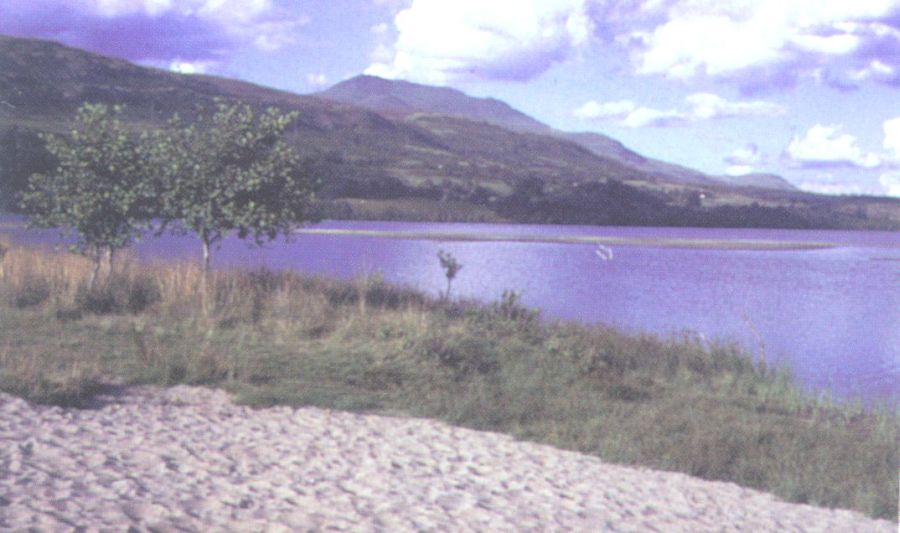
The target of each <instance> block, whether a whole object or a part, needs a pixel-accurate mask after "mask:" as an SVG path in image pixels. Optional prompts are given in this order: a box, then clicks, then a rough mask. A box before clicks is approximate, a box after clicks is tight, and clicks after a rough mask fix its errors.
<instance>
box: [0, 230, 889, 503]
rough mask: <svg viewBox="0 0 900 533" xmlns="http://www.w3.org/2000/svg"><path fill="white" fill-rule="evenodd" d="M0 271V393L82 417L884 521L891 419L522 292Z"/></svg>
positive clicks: (729, 353)
mask: <svg viewBox="0 0 900 533" xmlns="http://www.w3.org/2000/svg"><path fill="white" fill-rule="evenodd" d="M89 268H90V265H89V264H88V262H87V261H84V260H82V259H81V258H78V257H75V256H71V255H66V254H55V253H50V252H42V251H35V250H29V249H24V248H19V247H8V250H7V251H6V253H5V256H4V257H3V258H2V259H0V388H2V389H4V390H6V391H8V392H11V393H14V394H17V395H20V396H22V397H25V398H28V399H31V400H33V401H36V402H44V403H56V404H63V405H79V404H81V403H84V402H86V401H87V400H89V399H90V397H91V395H93V394H95V393H96V392H97V391H98V390H99V389H100V387H102V385H103V384H104V383H105V382H108V381H110V380H117V381H119V382H125V383H155V384H161V385H171V384H176V383H187V384H195V385H206V386H214V387H223V388H225V389H227V390H229V391H231V392H233V393H235V394H236V395H237V398H238V400H239V401H242V402H245V403H248V404H251V405H256V406H267V405H275V404H287V405H314V406H320V407H329V408H337V409H350V410H363V411H371V412H378V413H388V414H395V415H396V414H398V415H408V416H422V417H433V418H439V419H442V420H446V421H449V422H451V423H454V424H459V425H463V426H468V427H473V428H479V429H489V430H494V431H501V432H506V433H509V434H512V435H515V436H516V437H519V438H523V439H528V440H533V441H538V442H544V443H549V444H552V445H556V446H559V447H562V448H567V449H572V450H578V451H581V452H585V453H590V454H595V455H598V456H600V457H602V458H604V459H605V460H608V461H615V462H620V463H627V464H636V465H643V466H647V467H652V468H658V469H664V470H675V471H681V472H686V473H688V474H691V475H695V476H700V477H703V478H707V479H717V480H726V481H732V482H735V483H738V484H741V485H744V486H748V487H752V488H756V489H761V490H766V491H769V492H773V493H775V494H776V495H778V496H780V497H782V498H785V499H787V500H790V501H795V502H804V503H811V504H815V505H823V506H828V507H841V508H849V509H855V510H858V511H861V512H864V513H866V514H868V515H870V516H873V517H879V518H887V519H891V520H895V519H896V517H897V499H896V497H897V493H898V479H897V471H898V446H897V445H898V440H900V416H898V413H897V411H896V410H895V408H893V407H883V408H878V409H871V410H865V409H863V408H862V407H861V406H859V405H837V404H832V403H829V402H828V401H824V400H819V399H815V398H812V397H810V396H807V395H805V394H804V393H802V392H801V391H800V390H799V388H798V387H797V386H796V385H795V384H794V383H793V382H792V381H791V379H790V376H788V375H787V374H785V373H783V372H780V371H772V370H767V369H764V368H761V367H760V366H758V365H756V364H754V362H753V361H752V360H751V359H750V358H749V357H748V356H747V355H746V354H745V353H742V352H741V351H740V350H738V349H737V348H735V347H733V346H729V345H714V346H708V345H705V344H703V343H701V342H699V341H698V340H696V339H694V338H691V337H690V336H685V337H682V338H674V339H661V338H657V337H653V336H647V335H639V336H633V335H625V334H623V333H620V332H618V331H615V330H613V329H610V328H607V327H603V326H595V327H587V326H580V325H573V324H565V323H550V322H547V321H543V320H541V319H540V317H539V316H538V315H537V314H536V313H535V312H533V311H531V310H529V309H526V308H524V307H522V306H521V305H520V304H519V302H518V299H517V297H516V295H515V293H511V292H510V293H507V294H506V295H505V297H504V298H503V299H501V300H500V301H498V302H496V303H494V304H491V305H483V304H476V303H473V302H463V301H441V300H437V299H433V298H430V297H427V296H424V295H423V294H421V293H419V292H416V291H414V290H410V289H406V288H403V287H396V286H392V285H388V284H385V283H384V282H383V281H382V280H381V279H380V278H379V277H377V276H374V277H368V278H361V279H359V280H356V281H354V282H338V281H333V280H328V279H320V278H312V277H307V276H303V275H299V274H296V273H274V272H265V271H262V272H215V273H214V274H213V275H212V276H211V279H210V285H209V289H208V290H207V291H203V290H201V287H200V271H199V270H198V269H197V268H196V267H195V266H192V265H174V266H172V265H170V266H162V265H148V264H139V263H137V262H135V261H133V260H129V259H127V258H126V259H125V260H123V261H120V262H119V264H118V266H117V268H116V270H115V272H114V273H113V274H112V275H111V276H110V277H108V278H106V279H105V280H103V281H101V282H100V283H99V284H98V285H97V287H96V289H95V290H93V291H88V290H87V289H85V287H84V284H83V280H84V279H86V278H87V275H88V270H89Z"/></svg>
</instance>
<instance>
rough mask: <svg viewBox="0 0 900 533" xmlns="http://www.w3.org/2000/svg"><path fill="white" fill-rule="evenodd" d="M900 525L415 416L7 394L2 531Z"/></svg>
mask: <svg viewBox="0 0 900 533" xmlns="http://www.w3.org/2000/svg"><path fill="white" fill-rule="evenodd" d="M129 528H131V530H132V531H320V530H353V531H475V530H478V531H664V532H678V531H692V532H694V531H779V532H781V531H823V532H825V531H828V532H833V531H841V532H853V531H860V532H862V531H865V532H876V531H886V532H887V531H895V530H896V524H894V523H891V522H888V521H883V520H882V521H876V520H872V519H870V518H867V517H865V516H863V515H861V514H858V513H855V512H850V511H844V510H829V509H823V508H817V507H812V506H808V505H797V504H791V503H785V502H782V501H780V500H778V499H776V498H775V497H773V496H771V495H769V494H766V493H762V492H758V491H754V490H750V489H746V488H742V487H739V486H737V485H734V484H731V483H720V482H710V481H704V480H700V479H696V478H692V477H690V476H687V475H684V474H676V473H670V472H659V471H653V470H648V469H641V468H632V467H625V466H618V465H612V464H608V463H605V462H603V461H602V460H600V459H598V458H596V457H591V456H586V455H581V454H578V453H573V452H566V451H561V450H558V449H556V448H552V447H550V446H543V445H537V444H532V443H526V442H518V441H515V440H513V439H512V438H510V437H507V436H504V435H500V434H496V433H487V432H478V431H472V430H467V429H461V428H456V427H452V426H449V425H446V424H444V423H441V422H435V421H431V420H420V419H405V418H392V417H383V416H370V415H358V414H352V413H344V412H336V411H329V410H323V409H314V408H301V409H294V408H288V407H277V408H269V409H258V410H254V409H250V408H247V407H243V406H237V405H234V404H233V403H232V402H231V401H230V399H229V397H228V395H227V394H226V393H225V392H223V391H216V390H208V389H203V388H191V387H174V388H171V389H161V388H155V387H132V388H127V389H122V390H120V391H118V392H117V393H116V394H110V395H107V396H104V397H101V398H100V399H99V400H98V404H97V405H96V406H94V407H93V408H90V409H64V408H58V407H46V406H36V405H32V404H29V403H28V402H26V401H23V400H21V399H18V398H14V397H12V396H9V395H5V394H0V530H13V531H17V530H36V531H69V530H82V531H128V530H129Z"/></svg>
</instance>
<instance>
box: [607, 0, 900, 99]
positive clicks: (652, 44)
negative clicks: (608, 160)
mask: <svg viewBox="0 0 900 533" xmlns="http://www.w3.org/2000/svg"><path fill="white" fill-rule="evenodd" d="M625 5H626V6H630V7H631V9H623V8H621V7H620V8H618V9H617V10H613V14H615V15H617V16H616V17H613V18H612V21H611V22H609V23H607V24H606V29H607V32H608V33H611V34H613V35H614V38H613V40H614V41H615V42H618V43H619V44H622V45H625V46H626V47H627V48H629V49H630V51H631V53H632V57H633V60H634V62H635V65H636V69H637V72H639V73H641V74H656V75H663V76H667V77H672V78H682V79H686V78H692V77H695V76H704V75H706V76H713V77H725V78H733V79H737V80H739V81H746V82H748V84H753V83H754V82H755V83H756V84H757V85H766V84H767V83H769V84H776V85H784V84H787V83H791V81H792V80H794V79H796V78H797V77H800V76H813V75H814V74H815V73H816V72H817V71H820V70H822V69H825V70H827V71H834V72H833V73H831V74H829V76H824V77H822V79H838V78H841V79H843V78H847V79H849V78H850V77H852V76H856V77H857V78H860V79H862V78H865V79H874V80H876V81H882V82H886V83H891V84H898V83H900V77H898V75H897V71H898V68H900V27H898V26H900V24H898V19H897V16H898V14H900V2H898V1H897V0H854V1H834V2H823V1H822V0H718V1H711V0H668V1H663V2H654V3H653V4H649V3H648V4H643V5H641V4H640V3H636V2H635V3H625ZM603 14H604V15H608V14H609V9H607V10H604V11H603ZM750 77H755V78H756V79H755V80H750V79H747V78H750ZM760 77H768V78H771V79H770V80H760V79H759V78H760Z"/></svg>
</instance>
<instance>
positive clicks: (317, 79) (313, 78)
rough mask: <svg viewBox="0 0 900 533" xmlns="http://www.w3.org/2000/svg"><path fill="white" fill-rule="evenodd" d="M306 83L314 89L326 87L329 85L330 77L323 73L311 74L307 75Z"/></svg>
mask: <svg viewBox="0 0 900 533" xmlns="http://www.w3.org/2000/svg"><path fill="white" fill-rule="evenodd" d="M306 83H307V84H308V85H312V86H313V87H324V86H326V85H328V76H326V75H325V74H321V73H310V74H307V75H306Z"/></svg>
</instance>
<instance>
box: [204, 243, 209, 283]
mask: <svg viewBox="0 0 900 533" xmlns="http://www.w3.org/2000/svg"><path fill="white" fill-rule="evenodd" d="M207 272H209V238H206V237H205V238H204V239H203V276H204V277H206V273H207Z"/></svg>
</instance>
